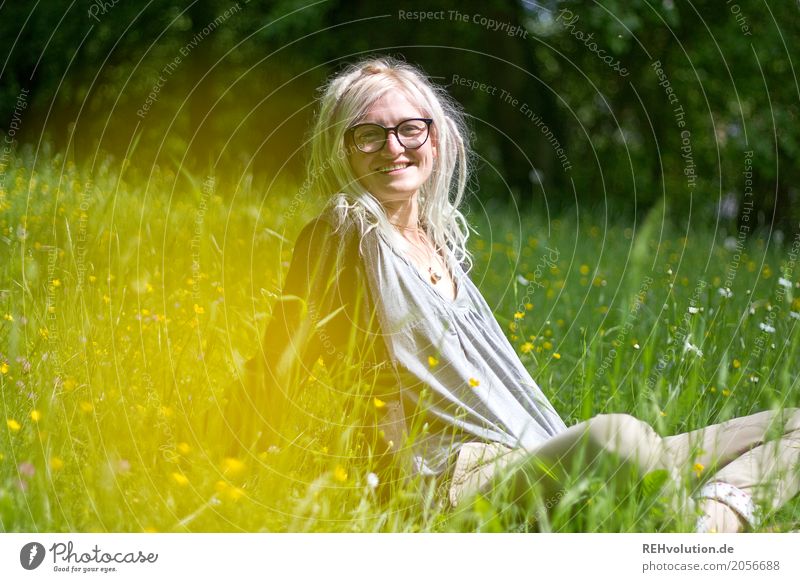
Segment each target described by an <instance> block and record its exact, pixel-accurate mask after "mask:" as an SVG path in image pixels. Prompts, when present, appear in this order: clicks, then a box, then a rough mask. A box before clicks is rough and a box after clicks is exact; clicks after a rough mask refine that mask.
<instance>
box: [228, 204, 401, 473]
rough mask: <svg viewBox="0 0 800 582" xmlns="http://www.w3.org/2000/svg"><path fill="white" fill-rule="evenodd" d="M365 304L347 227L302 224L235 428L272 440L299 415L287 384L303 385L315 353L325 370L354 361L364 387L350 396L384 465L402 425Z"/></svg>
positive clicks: (251, 364)
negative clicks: (241, 423)
mask: <svg viewBox="0 0 800 582" xmlns="http://www.w3.org/2000/svg"><path fill="white" fill-rule="evenodd" d="M350 237H352V238H350ZM373 306H374V302H373V301H372V300H371V299H370V297H369V291H368V286H367V281H366V280H365V276H364V271H363V268H361V262H360V257H359V254H358V239H357V237H355V236H354V233H350V235H349V236H348V235H340V234H337V233H334V232H333V226H332V225H331V224H330V223H329V222H327V221H326V220H324V219H323V218H321V217H320V218H317V219H315V220H314V221H312V222H311V223H309V224H308V225H306V226H305V227H304V228H303V230H302V231H301V233H300V235H299V237H298V239H297V243H296V245H295V249H294V253H293V255H292V261H291V264H290V266H289V272H288V274H287V278H286V282H285V284H284V287H283V292H282V294H281V297H279V298H278V300H276V302H275V304H274V307H273V312H272V316H271V318H270V321H269V324H268V325H267V328H266V332H265V334H264V338H263V342H262V343H261V346H260V351H259V353H258V354H256V356H255V357H253V358H252V359H250V360H249V361H248V362H247V364H246V365H245V378H244V382H245V390H246V402H243V403H242V404H241V405H242V406H245V407H248V406H249V407H252V409H251V410H245V411H244V412H245V413H246V415H247V416H248V417H250V418H249V420H250V421H251V422H253V421H255V423H256V426H251V427H250V431H247V430H244V431H243V432H244V433H245V434H246V433H247V432H251V433H253V435H254V436H255V437H256V438H258V439H259V440H260V441H261V444H262V445H265V444H278V445H280V444H281V443H282V442H283V441H285V436H286V432H285V429H286V426H285V424H284V423H285V421H286V420H287V418H289V417H290V416H292V415H293V414H294V415H296V414H298V413H302V411H301V410H299V409H298V408H297V398H296V397H297V395H296V394H290V393H288V390H289V389H290V388H292V387H301V386H303V385H304V384H305V382H306V380H307V378H308V376H309V374H310V373H311V370H312V369H313V366H314V364H315V363H316V361H317V360H318V358H319V357H320V356H322V358H323V360H324V361H325V363H326V366H327V367H328V369H329V371H332V372H333V371H335V370H336V369H337V366H338V365H340V364H342V365H344V366H345V367H347V366H349V365H352V364H357V365H359V366H360V370H361V374H360V375H361V380H362V382H364V383H365V384H366V385H367V386H368V387H369V391H364V392H362V393H361V394H359V395H358V396H360V397H361V398H362V399H363V400H362V402H361V404H362V406H361V409H362V410H364V409H366V410H367V411H369V412H368V413H367V418H365V419H364V424H365V425H367V426H372V427H373V430H372V431H368V432H373V433H374V434H373V435H372V438H370V439H369V441H370V442H371V443H372V449H373V454H374V455H375V460H376V461H377V462H376V466H377V467H379V468H385V467H386V466H388V464H389V462H390V461H391V460H392V459H394V458H395V456H396V454H397V453H399V452H400V451H401V450H402V448H403V443H404V440H405V431H406V424H405V414H404V411H403V406H402V402H401V400H400V391H399V383H398V378H397V375H396V373H395V371H394V368H393V366H392V365H391V363H390V362H389V358H388V356H387V353H386V348H385V343H384V339H383V338H382V337H380V335H379V334H376V332H377V331H378V327H379V326H378V325H377V322H376V317H375V313H374V309H373ZM350 350H354V352H353V351H350ZM354 396H355V395H354ZM243 428H246V427H243ZM259 432H260V433H261V435H260V437H258V436H256V435H258V433H259ZM242 436H245V435H242ZM246 444H247V445H248V446H249V444H250V443H249V442H248V443H246Z"/></svg>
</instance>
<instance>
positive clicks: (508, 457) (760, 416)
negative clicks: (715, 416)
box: [449, 408, 800, 509]
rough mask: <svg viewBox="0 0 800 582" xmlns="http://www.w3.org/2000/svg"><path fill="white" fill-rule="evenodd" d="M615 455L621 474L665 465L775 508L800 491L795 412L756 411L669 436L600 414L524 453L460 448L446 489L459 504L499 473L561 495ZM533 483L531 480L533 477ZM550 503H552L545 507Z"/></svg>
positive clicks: (799, 425) (799, 431)
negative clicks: (583, 474)
mask: <svg viewBox="0 0 800 582" xmlns="http://www.w3.org/2000/svg"><path fill="white" fill-rule="evenodd" d="M610 456H613V457H615V458H617V459H618V460H619V462H620V465H619V468H620V475H622V474H624V473H626V472H627V471H628V470H630V469H633V470H634V471H635V473H638V474H639V475H640V476H643V475H644V474H646V473H648V472H650V471H653V470H656V469H667V470H669V471H670V473H671V475H672V476H673V478H674V479H678V478H680V477H685V478H686V479H689V484H691V481H692V480H694V481H695V482H696V484H699V482H700V481H723V482H725V483H729V484H731V485H733V486H734V487H737V488H739V489H741V490H742V491H744V492H746V493H748V494H750V495H751V496H752V497H753V499H754V501H755V502H756V503H757V504H759V503H760V504H761V506H762V507H765V508H767V507H768V508H772V509H777V508H778V507H780V506H781V505H782V504H783V503H785V502H786V501H788V500H789V499H791V498H792V497H793V496H794V495H795V494H797V492H798V490H800V409H796V408H793V409H786V410H783V411H782V412H781V411H765V412H759V413H757V414H753V415H750V416H746V417H741V418H735V419H732V420H729V421H727V422H723V423H721V424H715V425H712V426H709V427H706V428H703V429H699V430H695V431H692V432H688V433H683V434H679V435H675V436H670V437H661V436H659V435H658V433H656V432H655V430H653V428H652V427H651V426H650V425H649V424H647V423H646V422H643V421H641V420H638V419H636V418H634V417H632V416H630V415H627V414H601V415H598V416H595V417H594V418H591V419H589V420H587V421H585V422H581V423H579V424H576V425H575V426H572V427H570V428H568V429H567V430H566V431H564V432H562V433H561V434H559V435H557V436H555V437H553V438H551V439H550V440H548V441H546V442H545V443H544V444H542V445H541V446H540V447H537V448H536V449H534V450H531V451H527V450H524V449H510V448H508V447H505V446H503V445H501V444H497V443H492V444H486V443H467V444H465V445H463V446H462V448H461V450H460V452H459V454H458V457H457V459H456V464H455V467H454V470H453V475H452V479H451V482H450V488H449V497H450V503H451V504H452V505H453V506H457V505H458V504H459V503H460V502H461V501H462V500H464V499H465V498H466V497H468V496H469V495H472V494H475V493H478V492H483V493H485V492H487V491H488V490H489V489H491V487H492V486H493V481H494V480H495V479H496V478H501V477H502V478H504V479H505V478H509V477H510V476H514V475H517V476H520V477H521V478H520V479H518V480H519V481H520V485H522V486H525V487H531V486H532V485H533V482H534V481H535V483H536V487H537V489H538V491H540V492H541V493H542V494H543V495H545V496H548V498H551V499H559V498H560V497H561V495H560V493H563V486H562V484H563V483H565V482H566V481H567V479H568V477H569V476H570V475H571V476H572V477H573V478H574V477H576V476H578V477H579V476H580V473H581V472H582V471H583V470H589V469H591V467H592V465H593V463H597V462H599V461H601V460H602V459H603V458H604V457H605V458H608V457H610ZM532 480H533V481H532ZM547 507H550V504H547Z"/></svg>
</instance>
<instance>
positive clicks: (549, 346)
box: [542, 342, 553, 350]
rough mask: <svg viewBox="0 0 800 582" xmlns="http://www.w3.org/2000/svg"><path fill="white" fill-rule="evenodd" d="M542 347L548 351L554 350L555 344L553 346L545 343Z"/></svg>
mask: <svg viewBox="0 0 800 582" xmlns="http://www.w3.org/2000/svg"><path fill="white" fill-rule="evenodd" d="M542 347H543V348H544V349H546V350H552V349H553V344H552V343H550V342H544V343H543V344H542Z"/></svg>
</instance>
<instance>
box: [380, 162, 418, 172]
mask: <svg viewBox="0 0 800 582" xmlns="http://www.w3.org/2000/svg"><path fill="white" fill-rule="evenodd" d="M410 165H411V164H392V165H391V166H384V167H382V168H379V169H378V171H379V172H384V173H385V172H393V171H395V170H402V169H405V168H407V167H408V166H410Z"/></svg>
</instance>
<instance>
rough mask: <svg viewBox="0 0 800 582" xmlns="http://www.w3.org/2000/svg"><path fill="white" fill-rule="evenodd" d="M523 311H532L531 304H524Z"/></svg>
mask: <svg viewBox="0 0 800 582" xmlns="http://www.w3.org/2000/svg"><path fill="white" fill-rule="evenodd" d="M525 309H527V310H528V311H530V310H531V309H533V303H526V304H525Z"/></svg>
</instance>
